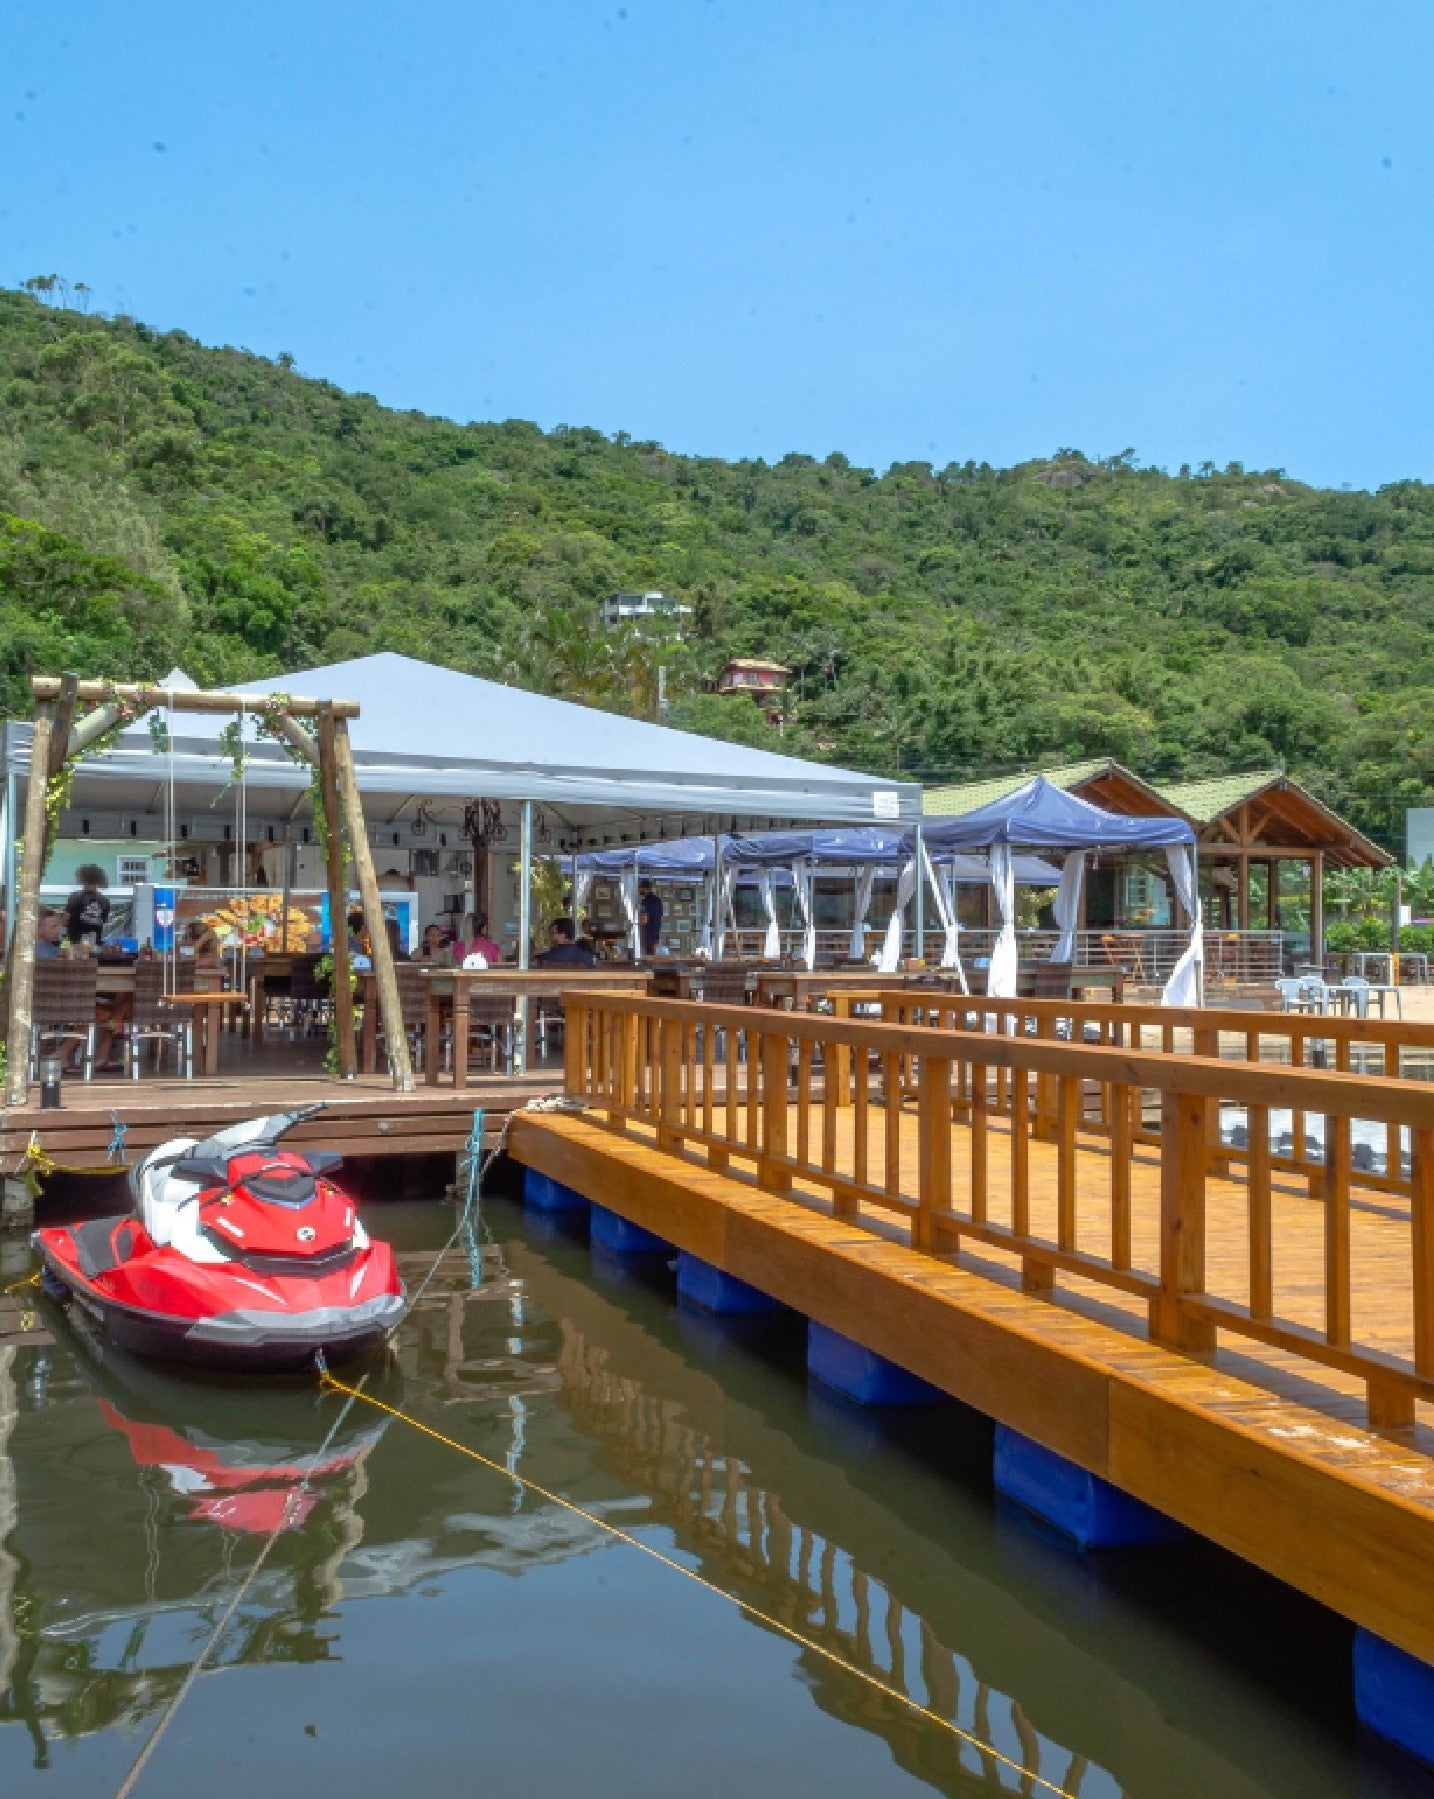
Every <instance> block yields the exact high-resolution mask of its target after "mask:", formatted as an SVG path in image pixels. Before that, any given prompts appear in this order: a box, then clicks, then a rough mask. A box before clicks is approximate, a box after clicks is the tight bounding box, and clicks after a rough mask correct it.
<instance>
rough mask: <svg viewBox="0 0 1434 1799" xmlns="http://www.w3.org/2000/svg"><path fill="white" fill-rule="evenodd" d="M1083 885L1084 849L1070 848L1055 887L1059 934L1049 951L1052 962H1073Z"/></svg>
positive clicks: (1055, 908) (1055, 909)
mask: <svg viewBox="0 0 1434 1799" xmlns="http://www.w3.org/2000/svg"><path fill="white" fill-rule="evenodd" d="M1084 885H1085V851H1084V850H1072V851H1071V853H1070V854H1069V855H1068V856H1067V857H1066V861H1065V867H1064V868H1063V869H1062V870H1061V884H1060V886H1059V887H1058V888H1057V889H1056V903H1055V907H1054V911H1055V915H1056V929H1057V930H1058V931H1059V932H1060V936H1059V937H1058V938H1057V939H1056V947H1055V948H1054V949H1053V950H1052V951H1051V961H1052V962H1074V961H1075V940H1076V925H1077V924H1078V923H1079V922H1080V896H1081V888H1082V887H1084Z"/></svg>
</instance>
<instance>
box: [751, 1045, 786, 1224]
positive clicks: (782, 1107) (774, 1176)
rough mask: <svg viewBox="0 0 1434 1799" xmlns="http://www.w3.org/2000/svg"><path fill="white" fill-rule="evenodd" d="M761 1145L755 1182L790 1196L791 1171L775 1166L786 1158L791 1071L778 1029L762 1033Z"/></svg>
mask: <svg viewBox="0 0 1434 1799" xmlns="http://www.w3.org/2000/svg"><path fill="white" fill-rule="evenodd" d="M761 1065H762V1142H761V1154H760V1157H759V1159H758V1162H757V1180H758V1182H759V1183H760V1184H761V1185H762V1186H763V1187H765V1188H766V1190H767V1191H768V1193H790V1192H791V1190H792V1176H791V1171H790V1170H789V1169H786V1168H780V1167H778V1166H777V1164H778V1163H779V1162H784V1161H785V1160H786V1158H787V1073H788V1069H789V1067H790V1058H789V1056H788V1045H787V1037H786V1033H785V1031H783V1030H782V1029H781V1027H780V1025H779V1024H778V1025H776V1026H775V1027H774V1028H772V1029H769V1030H764V1031H763V1032H762V1048H761Z"/></svg>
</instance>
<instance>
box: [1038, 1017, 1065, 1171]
mask: <svg viewBox="0 0 1434 1799" xmlns="http://www.w3.org/2000/svg"><path fill="white" fill-rule="evenodd" d="M1036 1035H1037V1037H1039V1038H1040V1039H1041V1040H1042V1041H1043V1042H1046V1043H1053V1042H1055V1041H1056V1021H1055V1019H1054V1018H1052V1017H1039V1018H1037V1020H1036ZM1059 1092H1060V1082H1059V1080H1058V1079H1057V1077H1056V1076H1055V1075H1053V1074H1038V1075H1037V1076H1036V1117H1035V1123H1034V1125H1033V1126H1032V1129H1031V1135H1032V1136H1033V1137H1034V1138H1035V1139H1036V1140H1037V1141H1038V1142H1041V1143H1051V1142H1054V1140H1055V1139H1056V1137H1057V1136H1058V1135H1059V1134H1060V1098H1059Z"/></svg>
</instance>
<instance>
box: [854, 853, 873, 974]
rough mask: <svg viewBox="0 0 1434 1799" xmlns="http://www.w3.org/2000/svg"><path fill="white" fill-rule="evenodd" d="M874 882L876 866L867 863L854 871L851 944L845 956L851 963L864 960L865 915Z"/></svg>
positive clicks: (869, 904) (868, 909)
mask: <svg viewBox="0 0 1434 1799" xmlns="http://www.w3.org/2000/svg"><path fill="white" fill-rule="evenodd" d="M875 882H876V864H875V863H874V862H868V863H867V864H866V865H865V867H863V868H859V869H857V871H856V904H855V906H854V908H853V911H852V926H851V942H850V943H849V944H848V945H847V954H848V955H849V956H850V957H851V960H852V961H853V962H865V960H866V915H867V913H868V912H870V910H871V890H872V887H873V885H874V884H875Z"/></svg>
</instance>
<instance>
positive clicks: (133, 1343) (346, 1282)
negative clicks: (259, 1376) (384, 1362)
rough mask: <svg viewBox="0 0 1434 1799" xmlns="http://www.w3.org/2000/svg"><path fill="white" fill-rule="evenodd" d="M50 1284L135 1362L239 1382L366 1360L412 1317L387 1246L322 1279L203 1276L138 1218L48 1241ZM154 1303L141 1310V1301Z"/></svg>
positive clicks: (370, 1248) (243, 1272) (73, 1229)
mask: <svg viewBox="0 0 1434 1799" xmlns="http://www.w3.org/2000/svg"><path fill="white" fill-rule="evenodd" d="M35 1243H36V1247H37V1248H38V1249H39V1252H40V1255H41V1258H42V1261H43V1265H44V1273H45V1276H46V1285H47V1286H48V1287H49V1289H50V1291H51V1292H52V1293H55V1295H56V1297H63V1298H64V1299H66V1300H68V1301H69V1302H70V1303H72V1304H73V1305H75V1306H77V1307H78V1308H79V1309H80V1311H81V1312H82V1313H83V1314H84V1316H85V1319H86V1321H87V1322H88V1324H89V1325H90V1327H91V1328H92V1329H93V1331H94V1332H95V1333H96V1334H97V1335H98V1337H99V1338H100V1340H101V1341H102V1342H103V1343H104V1344H106V1345H107V1346H109V1347H112V1348H114V1349H117V1350H120V1351H122V1352H123V1353H125V1354H126V1355H134V1356H143V1357H148V1358H153V1359H158V1360H162V1361H168V1362H185V1363H190V1364H193V1365H196V1366H203V1367H209V1368H221V1369H230V1370H234V1371H237V1372H243V1371H265V1372H274V1373H278V1372H284V1371H298V1370H301V1369H311V1368H313V1367H314V1366H315V1365H316V1363H317V1362H318V1361H319V1359H320V1358H321V1357H322V1359H323V1360H324V1361H325V1362H327V1363H330V1364H335V1363H339V1362H344V1361H354V1360H357V1359H358V1358H360V1357H362V1356H364V1355H366V1354H368V1353H370V1352H372V1351H373V1350H375V1349H377V1348H378V1347H379V1346H380V1345H382V1344H383V1343H384V1342H386V1341H387V1339H388V1338H389V1337H390V1336H391V1335H392V1334H393V1332H394V1331H395V1330H396V1329H397V1327H398V1325H399V1324H400V1322H401V1321H402V1319H403V1315H404V1312H405V1310H406V1307H407V1296H406V1294H405V1291H404V1288H403V1283H402V1281H401V1280H399V1278H398V1275H397V1272H396V1271H395V1269H394V1267H393V1262H392V1257H391V1254H390V1253H389V1251H388V1247H387V1245H386V1244H382V1243H370V1244H368V1245H367V1246H366V1247H365V1248H364V1249H363V1250H361V1251H359V1252H357V1253H356V1254H355V1255H353V1256H351V1257H349V1258H347V1259H346V1260H344V1261H343V1263H342V1265H341V1266H340V1267H337V1268H331V1269H329V1270H327V1271H325V1272H322V1273H317V1274H313V1275H310V1274H294V1273H285V1274H277V1275H276V1274H259V1275H256V1274H255V1273H254V1271H253V1270H252V1269H246V1268H243V1267H237V1268H231V1267H228V1266H221V1267H207V1266H196V1265H195V1264H193V1263H191V1262H188V1261H187V1260H186V1259H185V1258H184V1257H183V1256H181V1255H179V1254H178V1253H177V1252H176V1251H174V1250H172V1249H169V1248H162V1247H156V1246H154V1245H153V1244H150V1243H149V1242H148V1240H147V1239H146V1238H145V1236H144V1233H143V1230H142V1229H141V1228H140V1227H139V1226H138V1225H137V1223H136V1221H135V1220H134V1219H133V1218H107V1219H95V1220H91V1221H90V1222H89V1223H87V1224H83V1225H75V1226H67V1227H59V1228H52V1229H46V1230H42V1231H39V1232H37V1233H36V1236H35ZM142 1295H143V1296H144V1303H140V1299H141V1296H142Z"/></svg>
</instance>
